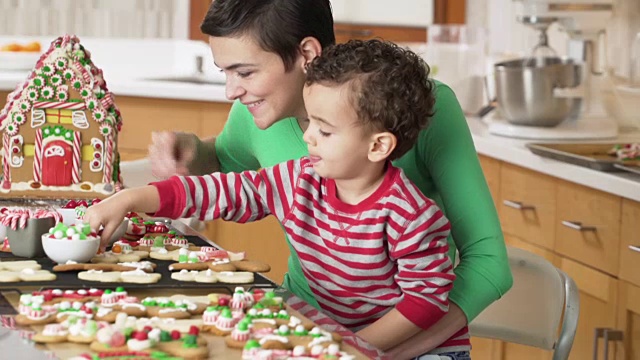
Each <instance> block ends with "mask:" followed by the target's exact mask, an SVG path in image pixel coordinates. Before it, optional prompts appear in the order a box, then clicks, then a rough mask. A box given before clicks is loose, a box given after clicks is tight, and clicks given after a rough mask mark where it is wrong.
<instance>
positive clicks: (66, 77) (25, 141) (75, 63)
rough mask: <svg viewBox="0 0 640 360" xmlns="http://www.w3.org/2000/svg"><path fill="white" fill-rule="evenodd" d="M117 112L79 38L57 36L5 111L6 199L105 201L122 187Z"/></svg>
mask: <svg viewBox="0 0 640 360" xmlns="http://www.w3.org/2000/svg"><path fill="white" fill-rule="evenodd" d="M121 127H122V118H121V116H120V112H119V111H118V108H117V107H116V105H115V103H114V97H113V95H112V94H111V92H109V89H108V88H107V84H106V82H105V80H104V77H103V74H102V70H100V69H99V68H97V67H96V66H95V65H94V63H93V61H92V60H91V54H90V53H89V51H87V50H86V49H85V48H84V47H83V46H82V45H81V44H80V40H79V39H78V38H77V37H75V36H70V35H66V36H63V37H60V38H57V39H56V40H54V41H53V42H52V43H51V47H50V48H49V49H48V50H47V51H46V52H45V53H44V54H43V55H42V56H41V57H40V59H39V60H38V62H37V63H36V65H35V68H34V70H33V71H32V72H31V73H30V75H29V76H28V78H27V80H26V81H25V82H24V83H22V84H19V85H18V86H17V87H16V89H15V90H14V91H13V92H12V93H10V94H9V96H8V97H7V103H6V105H5V107H4V109H2V112H0V131H2V147H3V149H2V160H3V169H2V182H1V184H0V196H2V197H5V198H6V197H34V198H43V197H44V198H46V197H56V198H95V197H98V198H103V197H106V196H108V195H110V194H112V193H114V192H115V191H117V190H118V189H119V188H120V187H121V184H122V181H121V177H120V171H119V161H120V159H119V154H118V133H119V131H120V129H121Z"/></svg>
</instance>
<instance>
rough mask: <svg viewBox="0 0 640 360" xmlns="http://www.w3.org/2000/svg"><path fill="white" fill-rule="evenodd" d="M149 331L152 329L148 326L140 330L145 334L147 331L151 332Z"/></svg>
mask: <svg viewBox="0 0 640 360" xmlns="http://www.w3.org/2000/svg"><path fill="white" fill-rule="evenodd" d="M151 330H153V328H152V327H151V326H149V325H147V326H145V327H144V328H143V329H142V331H144V332H146V333H149V331H151Z"/></svg>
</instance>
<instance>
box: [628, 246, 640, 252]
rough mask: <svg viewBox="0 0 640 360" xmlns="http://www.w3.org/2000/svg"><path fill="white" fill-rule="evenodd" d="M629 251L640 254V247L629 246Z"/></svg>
mask: <svg viewBox="0 0 640 360" xmlns="http://www.w3.org/2000/svg"><path fill="white" fill-rule="evenodd" d="M629 250H631V251H635V252H640V245H629Z"/></svg>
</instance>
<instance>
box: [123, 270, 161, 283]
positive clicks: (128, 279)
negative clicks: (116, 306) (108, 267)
mask: <svg viewBox="0 0 640 360" xmlns="http://www.w3.org/2000/svg"><path fill="white" fill-rule="evenodd" d="M161 277H162V275H161V274H157V273H146V272H144V271H142V270H140V269H136V270H133V271H123V272H121V273H120V280H121V281H122V282H125V283H133V284H153V283H157V282H158V281H159V280H160V278H161Z"/></svg>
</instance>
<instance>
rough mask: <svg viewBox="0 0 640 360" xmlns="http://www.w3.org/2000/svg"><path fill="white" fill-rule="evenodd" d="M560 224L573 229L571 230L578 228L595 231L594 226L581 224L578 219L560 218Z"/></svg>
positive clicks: (579, 229)
mask: <svg viewBox="0 0 640 360" xmlns="http://www.w3.org/2000/svg"><path fill="white" fill-rule="evenodd" d="M562 225H564V226H566V227H568V228H570V229H573V230H578V231H596V227H595V226H586V225H582V223H581V222H579V221H568V220H562Z"/></svg>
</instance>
